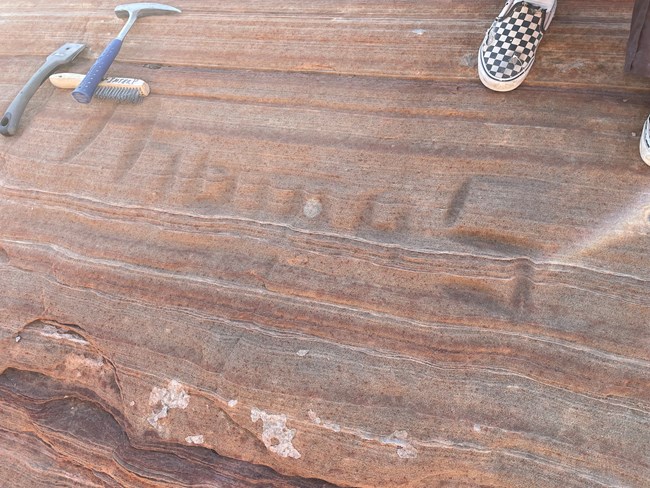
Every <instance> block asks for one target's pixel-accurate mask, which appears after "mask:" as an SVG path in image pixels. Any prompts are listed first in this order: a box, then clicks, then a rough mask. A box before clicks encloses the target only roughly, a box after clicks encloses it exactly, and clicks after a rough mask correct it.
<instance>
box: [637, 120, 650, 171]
mask: <svg viewBox="0 0 650 488" xmlns="http://www.w3.org/2000/svg"><path fill="white" fill-rule="evenodd" d="M639 152H640V153H641V159H643V162H644V163H645V164H647V165H648V166H650V116H648V118H647V119H645V124H643V131H642V132H641V141H640V142H639Z"/></svg>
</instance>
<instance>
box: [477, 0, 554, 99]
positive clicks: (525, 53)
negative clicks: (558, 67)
mask: <svg viewBox="0 0 650 488" xmlns="http://www.w3.org/2000/svg"><path fill="white" fill-rule="evenodd" d="M543 4H545V5H547V6H546V7H544V6H541V5H543ZM555 6H556V1H555V0H545V1H544V2H541V1H539V2H534V1H529V2H526V1H523V0H508V1H507V2H506V5H505V7H503V10H502V11H501V13H500V14H499V16H498V17H497V18H496V19H495V21H494V22H493V23H492V27H490V29H489V30H488V31H487V33H486V34H485V38H484V39H483V42H482V43H481V47H480V49H479V52H478V74H479V77H480V78H481V81H482V82H483V84H484V85H485V86H487V87H488V88H490V89H491V90H495V91H500V92H505V91H510V90H514V89H515V88H517V87H518V86H519V85H521V83H522V82H523V81H524V79H525V78H526V76H527V75H528V72H529V71H530V68H532V66H533V63H534V62H535V51H536V50H537V46H539V43H540V41H541V40H542V37H543V36H544V33H545V32H546V29H548V26H549V25H550V24H551V20H553V16H554V15H555Z"/></svg>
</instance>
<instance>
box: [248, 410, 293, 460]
mask: <svg viewBox="0 0 650 488" xmlns="http://www.w3.org/2000/svg"><path fill="white" fill-rule="evenodd" d="M251 420H252V421H253V422H254V423H257V421H258V420H261V421H262V442H264V445H265V446H266V448H267V449H268V450H269V451H271V452H273V453H275V454H277V455H278V456H281V457H285V458H286V457H291V458H294V459H299V458H300V453H299V452H298V451H297V450H296V448H295V447H293V444H292V442H291V441H292V440H293V438H294V437H295V435H296V431H295V430H294V429H289V428H287V416H286V415H272V414H268V413H266V412H264V411H262V410H259V409H257V408H255V407H253V408H251Z"/></svg>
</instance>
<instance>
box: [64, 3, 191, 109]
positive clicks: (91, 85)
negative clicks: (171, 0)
mask: <svg viewBox="0 0 650 488" xmlns="http://www.w3.org/2000/svg"><path fill="white" fill-rule="evenodd" d="M180 12H181V11H180V10H179V9H177V8H176V7H170V6H169V5H163V4H162V3H128V4H125V5H118V6H117V7H115V15H117V16H118V17H119V18H120V19H124V18H127V17H128V20H127V22H126V24H124V27H123V28H122V30H121V31H120V33H119V34H118V36H117V37H116V38H115V39H113V40H112V41H111V42H110V43H109V44H108V46H106V49H104V52H102V53H101V55H100V56H99V58H97V61H95V64H93V66H92V67H91V68H90V70H89V71H88V73H86V77H85V78H84V79H83V81H82V82H81V83H80V84H79V86H78V87H77V89H76V90H75V91H73V92H72V96H73V98H74V99H75V100H76V101H77V102H79V103H90V100H92V98H93V94H94V93H95V90H96V89H97V85H99V83H100V82H101V81H102V79H104V75H105V74H106V72H107V71H108V68H110V66H111V64H112V63H113V61H114V60H115V58H116V57H117V53H119V52H120V48H121V47H122V41H124V37H126V34H127V33H128V32H129V30H130V29H131V27H132V26H133V24H135V21H136V20H138V18H140V17H147V16H149V15H165V14H178V13H180Z"/></svg>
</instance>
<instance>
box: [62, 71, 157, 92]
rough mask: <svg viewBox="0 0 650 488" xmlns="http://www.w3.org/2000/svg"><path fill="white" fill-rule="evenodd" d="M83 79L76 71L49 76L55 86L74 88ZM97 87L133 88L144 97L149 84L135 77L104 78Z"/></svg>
mask: <svg viewBox="0 0 650 488" xmlns="http://www.w3.org/2000/svg"><path fill="white" fill-rule="evenodd" d="M83 79H84V75H81V74H78V73H57V74H54V75H52V76H50V82H51V83H52V84H53V85H54V86H56V87H57V88H64V89H67V90H74V89H75V88H77V87H78V86H79V84H80V83H81V81H82V80H83ZM97 86H98V87H107V88H134V89H137V90H138V91H139V92H140V95H142V96H143V97H146V96H147V95H149V91H150V90H149V85H148V84H147V82H146V81H143V80H138V79H136V78H117V77H112V78H106V79H104V80H102V81H101V82H100V83H99V85H97Z"/></svg>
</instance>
